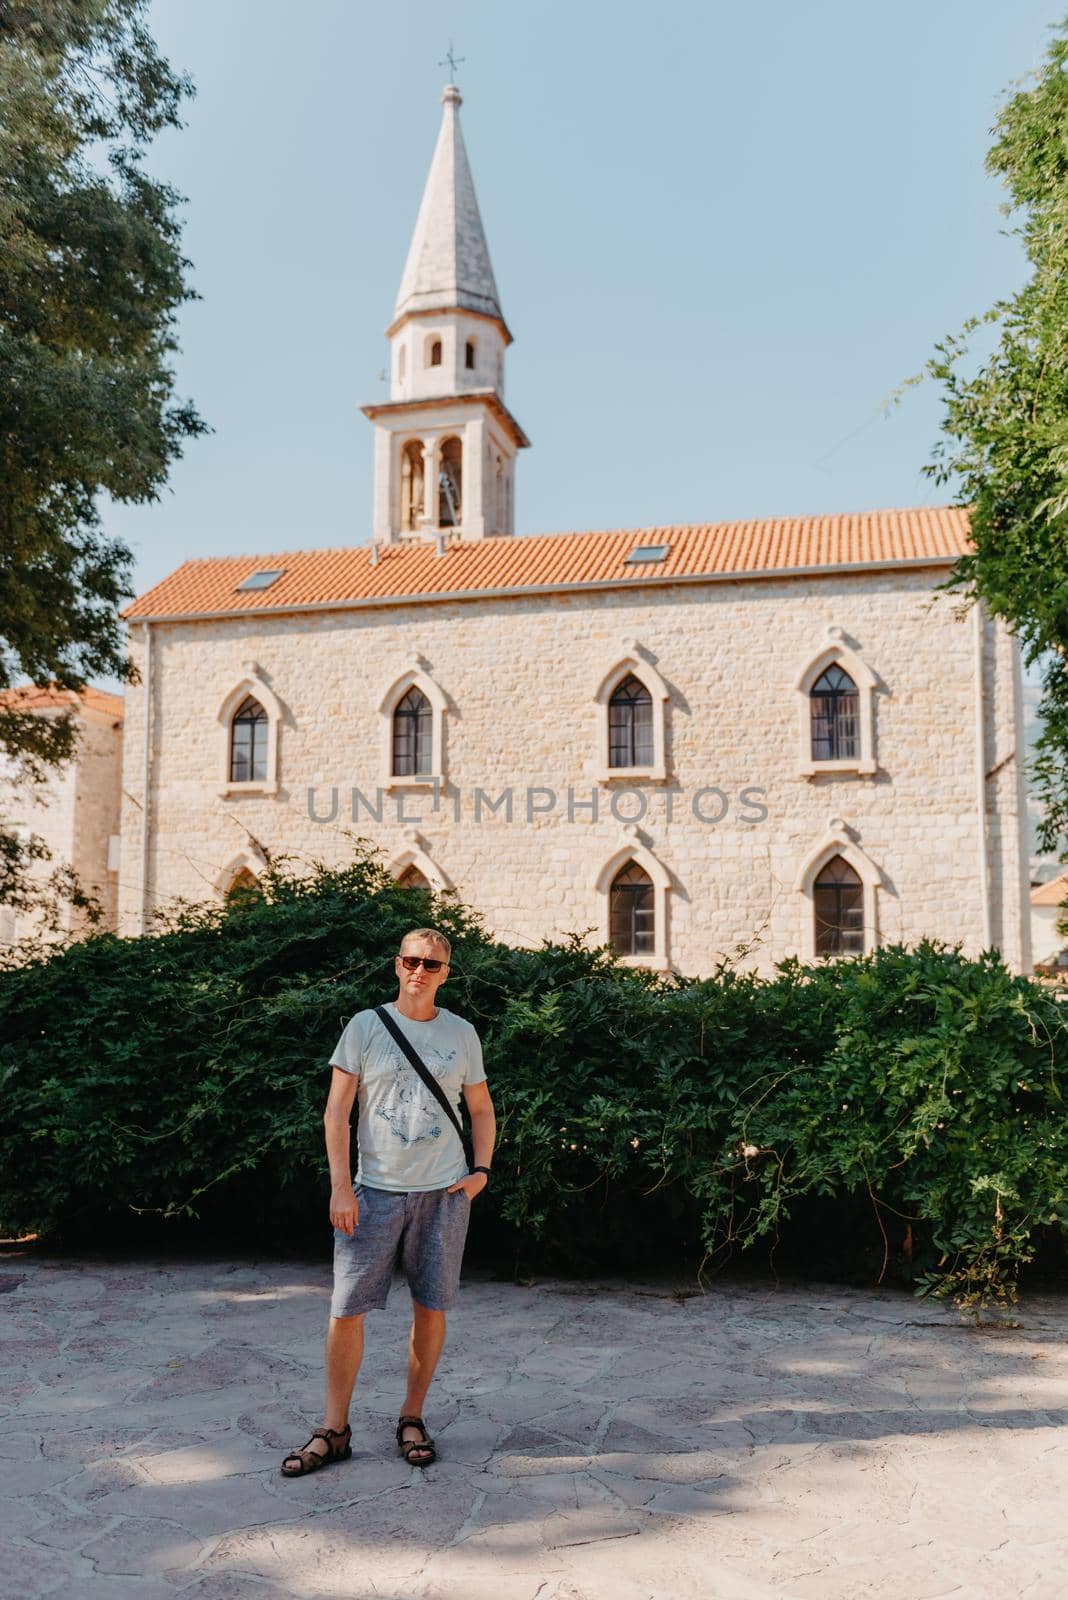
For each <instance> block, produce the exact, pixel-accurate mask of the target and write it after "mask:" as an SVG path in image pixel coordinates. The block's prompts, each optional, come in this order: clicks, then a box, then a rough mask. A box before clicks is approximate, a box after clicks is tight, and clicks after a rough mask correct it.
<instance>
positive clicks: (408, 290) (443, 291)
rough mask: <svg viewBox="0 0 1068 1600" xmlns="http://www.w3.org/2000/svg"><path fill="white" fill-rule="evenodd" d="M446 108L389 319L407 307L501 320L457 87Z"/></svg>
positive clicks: (448, 91)
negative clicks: (474, 313) (462, 311)
mask: <svg viewBox="0 0 1068 1600" xmlns="http://www.w3.org/2000/svg"><path fill="white" fill-rule="evenodd" d="M441 99H442V103H443V104H444V107H445V110H444V114H443V115H442V119H441V131H440V133H439V134H438V142H437V145H436V147H435V149H434V159H433V160H432V161H431V163H430V172H429V175H428V177H427V180H426V188H425V189H424V190H423V199H422V202H421V204H420V206H419V215H418V217H417V218H416V223H415V232H414V233H413V234H412V242H411V245H410V247H409V250H408V259H407V261H406V262H405V264H404V274H403V276H402V278H401V285H400V289H399V291H398V293H397V304H396V306H395V308H394V312H393V318H394V321H396V320H397V318H399V317H402V316H404V315H405V313H406V312H409V311H447V310H454V309H455V310H460V309H465V310H468V311H481V312H483V313H484V314H485V315H486V316H490V317H497V318H498V319H499V320H500V321H501V322H502V323H503V321H504V318H503V317H502V316H501V307H500V301H499V300H498V298H497V284H496V282H495V280H494V277H493V268H492V266H491V265H490V256H489V247H488V245H487V244H486V235H485V232H484V231H483V227H482V218H481V216H480V215H479V210H478V201H477V200H476V199H475V185H474V180H473V179H472V177H471V167H470V164H469V162H468V159H467V151H466V149H465V148H464V136H463V133H462V132H461V130H460V115H459V113H460V105H461V103H462V100H461V95H460V91H459V89H458V88H457V87H456V85H455V84H454V83H450V84H447V85H446V88H445V91H444V93H443V94H442V96H441Z"/></svg>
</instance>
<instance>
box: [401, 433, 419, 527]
mask: <svg viewBox="0 0 1068 1600" xmlns="http://www.w3.org/2000/svg"><path fill="white" fill-rule="evenodd" d="M422 517H423V447H422V445H421V444H420V443H419V440H418V439H409V441H408V443H407V444H406V445H405V446H404V453H403V455H402V456H401V527H402V528H403V530H404V532H405V533H414V532H415V530H416V529H417V528H418V526H419V524H420V522H421V521H422Z"/></svg>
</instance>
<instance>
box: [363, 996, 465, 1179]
mask: <svg viewBox="0 0 1068 1600" xmlns="http://www.w3.org/2000/svg"><path fill="white" fill-rule="evenodd" d="M375 1016H376V1017H380V1018H381V1020H382V1023H383V1025H384V1027H385V1028H386V1029H387V1031H388V1032H389V1033H391V1034H392V1035H393V1037H394V1039H396V1041H397V1043H398V1044H399V1045H400V1047H401V1049H402V1050H403V1051H404V1054H405V1055H406V1056H407V1057H408V1060H409V1061H410V1062H411V1064H412V1066H413V1067H414V1068H415V1070H416V1072H417V1073H418V1074H419V1076H420V1077H421V1078H422V1080H423V1082H424V1083H425V1084H426V1086H427V1088H428V1089H429V1090H430V1093H431V1094H432V1095H433V1096H434V1099H435V1100H436V1101H437V1102H438V1105H439V1106H440V1107H441V1109H442V1111H444V1113H445V1115H446V1116H447V1117H448V1119H449V1121H450V1122H451V1123H452V1125H453V1127H454V1128H455V1129H456V1137H457V1138H458V1139H459V1141H460V1144H461V1145H463V1142H464V1130H463V1129H462V1128H461V1126H460V1121H459V1118H458V1117H457V1115H456V1112H455V1111H454V1110H453V1109H452V1106H451V1105H450V1104H449V1097H448V1095H447V1094H446V1093H445V1090H444V1089H443V1088H442V1087H441V1084H440V1083H439V1082H438V1080H437V1079H436V1078H435V1077H434V1076H433V1075H432V1074H431V1073H429V1072H428V1071H427V1069H426V1067H425V1066H424V1065H423V1062H422V1060H421V1058H420V1055H419V1052H418V1050H417V1049H416V1048H415V1046H414V1045H413V1044H412V1042H411V1040H410V1039H409V1038H408V1037H407V1036H406V1035H405V1034H404V1033H403V1031H402V1030H401V1029H400V1028H398V1027H397V1024H396V1023H395V1022H394V1020H393V1018H392V1017H391V1016H390V1014H389V1012H388V1011H387V1010H386V1008H385V1006H375ZM466 1155H467V1151H466V1147H465V1148H464V1156H465V1158H466Z"/></svg>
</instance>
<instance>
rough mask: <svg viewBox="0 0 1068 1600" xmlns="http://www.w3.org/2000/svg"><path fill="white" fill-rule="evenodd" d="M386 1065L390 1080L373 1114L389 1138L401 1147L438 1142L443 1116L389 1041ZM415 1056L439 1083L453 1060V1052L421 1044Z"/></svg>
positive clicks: (409, 1065) (399, 1050) (406, 1059)
mask: <svg viewBox="0 0 1068 1600" xmlns="http://www.w3.org/2000/svg"><path fill="white" fill-rule="evenodd" d="M389 1052H390V1065H391V1066H392V1068H393V1080H392V1082H391V1083H390V1084H389V1086H388V1088H386V1089H385V1091H384V1096H383V1100H382V1104H381V1105H380V1106H379V1107H378V1109H377V1111H376V1113H375V1115H376V1116H377V1117H379V1118H381V1120H382V1121H383V1122H384V1123H385V1124H386V1126H387V1127H388V1128H389V1130H390V1132H391V1133H392V1135H393V1137H394V1138H395V1139H397V1140H399V1141H400V1143H401V1144H403V1145H405V1146H410V1145H413V1144H422V1143H423V1141H424V1140H426V1139H440V1138H441V1135H442V1133H443V1132H444V1131H445V1129H444V1113H443V1112H442V1109H441V1107H440V1106H439V1105H438V1103H437V1101H436V1100H435V1099H434V1097H433V1095H432V1094H431V1093H430V1090H429V1089H427V1088H426V1087H424V1085H423V1083H422V1081H421V1079H420V1078H419V1077H418V1076H417V1075H416V1071H415V1068H414V1067H413V1066H412V1064H411V1062H410V1061H409V1060H408V1058H407V1056H405V1055H404V1054H403V1053H402V1051H401V1048H400V1045H398V1044H395V1043H394V1042H393V1040H392V1039H390V1041H389ZM419 1054H420V1055H421V1056H422V1058H423V1064H424V1066H425V1067H426V1069H427V1071H428V1072H429V1073H430V1076H431V1077H432V1078H437V1079H438V1081H439V1082H440V1081H441V1079H442V1078H444V1077H445V1075H446V1074H447V1073H448V1071H449V1063H450V1062H452V1061H455V1060H456V1054H457V1052H456V1051H455V1050H435V1049H434V1048H433V1047H432V1046H427V1045H423V1047H422V1048H421V1050H420V1052H419Z"/></svg>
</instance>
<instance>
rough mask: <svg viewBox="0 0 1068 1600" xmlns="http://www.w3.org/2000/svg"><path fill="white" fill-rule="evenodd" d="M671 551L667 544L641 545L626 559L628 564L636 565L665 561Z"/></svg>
mask: <svg viewBox="0 0 1068 1600" xmlns="http://www.w3.org/2000/svg"><path fill="white" fill-rule="evenodd" d="M670 549H671V546H670V545H667V544H639V545H636V546H635V547H634V549H633V550H632V551H631V553H630V555H629V556H627V557H626V562H631V563H633V564H635V565H636V564H637V563H638V562H641V561H663V559H664V557H665V556H666V555H667V553H668V551H669V550H670ZM626 562H625V563H624V564H626Z"/></svg>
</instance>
